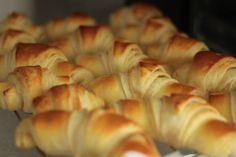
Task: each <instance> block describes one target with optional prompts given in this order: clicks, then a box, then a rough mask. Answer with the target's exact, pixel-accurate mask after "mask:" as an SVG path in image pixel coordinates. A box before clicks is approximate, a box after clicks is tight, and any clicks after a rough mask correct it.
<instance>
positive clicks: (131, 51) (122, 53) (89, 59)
mask: <svg viewBox="0 0 236 157" xmlns="http://www.w3.org/2000/svg"><path fill="white" fill-rule="evenodd" d="M144 58H146V56H145V55H144V54H143V52H142V50H141V48H140V47H139V46H138V45H137V44H133V43H130V42H125V41H118V40H116V41H114V43H113V47H112V48H111V49H110V50H109V51H108V52H107V53H100V54H81V55H78V56H77V57H76V58H75V63H76V64H78V65H82V66H83V67H85V68H87V69H88V70H90V71H91V72H92V73H93V74H94V75H95V76H102V75H104V74H113V73H118V72H126V71H128V70H129V69H131V68H132V67H134V66H136V65H137V64H138V63H139V62H140V61H141V60H143V59H144Z"/></svg>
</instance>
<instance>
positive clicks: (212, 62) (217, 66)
mask: <svg viewBox="0 0 236 157" xmlns="http://www.w3.org/2000/svg"><path fill="white" fill-rule="evenodd" d="M235 67H236V59H235V58H234V57H231V56H225V55H222V54H219V53H215V52H211V51H202V52H199V53H197V54H196V56H195V57H194V58H193V61H192V62H191V63H190V64H189V65H186V66H185V67H183V69H182V70H181V68H180V69H179V70H177V71H176V72H175V77H176V78H177V79H179V77H180V79H182V78H181V75H185V78H186V79H185V80H184V79H182V80H183V81H185V82H186V83H188V84H190V85H192V86H195V87H198V88H199V89H200V90H201V91H202V92H203V93H205V94H206V95H207V94H208V92H229V91H231V90H233V89H235V87H236V81H235V80H236V75H234V73H235V72H234V71H235V70H234V69H235Z"/></svg>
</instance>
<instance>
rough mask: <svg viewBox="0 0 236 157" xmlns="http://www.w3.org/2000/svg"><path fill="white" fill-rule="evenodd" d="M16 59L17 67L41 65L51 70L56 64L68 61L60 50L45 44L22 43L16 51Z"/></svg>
mask: <svg viewBox="0 0 236 157" xmlns="http://www.w3.org/2000/svg"><path fill="white" fill-rule="evenodd" d="M15 59H16V60H15V62H16V63H15V64H16V67H17V66H27V65H40V66H42V67H44V68H51V67H50V66H53V64H55V62H58V61H63V60H66V57H65V56H64V55H63V53H62V52H61V51H59V50H58V49H56V48H54V47H51V46H48V45H45V44H30V43H20V44H18V45H17V47H16V49H15ZM50 61H51V62H50Z"/></svg>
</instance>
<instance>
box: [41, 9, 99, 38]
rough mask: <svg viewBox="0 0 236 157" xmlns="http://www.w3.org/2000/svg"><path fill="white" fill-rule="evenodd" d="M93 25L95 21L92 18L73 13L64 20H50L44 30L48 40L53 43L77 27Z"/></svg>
mask: <svg viewBox="0 0 236 157" xmlns="http://www.w3.org/2000/svg"><path fill="white" fill-rule="evenodd" d="M95 24H96V21H95V20H94V19H93V18H92V17H89V16H88V15H85V14H82V13H74V14H72V15H70V16H68V17H67V18H65V19H59V18H55V19H52V20H50V21H49V22H48V23H47V24H46V26H45V29H46V32H47V35H48V38H49V40H50V41H54V40H57V39H60V38H63V37H65V36H67V35H69V34H71V33H73V32H74V31H75V30H76V29H77V28H78V27H79V26H93V25H95Z"/></svg>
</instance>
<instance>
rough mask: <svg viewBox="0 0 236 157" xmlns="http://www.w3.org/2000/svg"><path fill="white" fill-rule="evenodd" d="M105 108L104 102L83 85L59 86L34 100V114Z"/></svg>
mask: <svg viewBox="0 0 236 157" xmlns="http://www.w3.org/2000/svg"><path fill="white" fill-rule="evenodd" d="M102 106H104V101H103V100H102V99H101V98H100V97H98V96H96V95H95V94H93V93H92V92H91V91H89V90H87V89H86V88H85V87H84V86H82V85H81V84H78V83H76V84H70V85H65V84H64V85H57V86H54V87H52V88H50V89H49V90H48V91H47V92H45V93H44V94H43V95H41V96H39V97H36V98H35V99H34V100H33V111H34V113H36V114H37V113H41V112H46V111H50V110H67V111H73V110H78V111H80V110H82V109H88V110H91V109H94V108H98V107H102Z"/></svg>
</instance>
